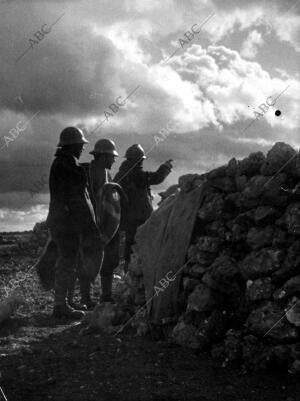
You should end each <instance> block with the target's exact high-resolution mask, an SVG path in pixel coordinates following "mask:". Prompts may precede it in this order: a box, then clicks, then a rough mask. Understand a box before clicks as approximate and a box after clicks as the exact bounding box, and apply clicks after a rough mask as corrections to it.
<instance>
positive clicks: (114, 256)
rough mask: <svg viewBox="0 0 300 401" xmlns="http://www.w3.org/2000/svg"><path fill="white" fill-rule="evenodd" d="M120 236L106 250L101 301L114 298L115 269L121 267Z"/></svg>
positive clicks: (115, 237) (102, 270)
mask: <svg viewBox="0 0 300 401" xmlns="http://www.w3.org/2000/svg"><path fill="white" fill-rule="evenodd" d="M119 248H120V235H119V233H117V234H116V235H115V236H114V238H113V239H112V240H111V241H110V242H109V243H108V244H107V245H106V247H105V249H104V259H103V264H102V267H101V271H100V276H101V290H102V293H101V301H106V300H107V301H109V300H111V296H112V282H113V274H114V270H115V268H116V267H117V266H118V265H119V259H120V255H119V251H120V250H119Z"/></svg>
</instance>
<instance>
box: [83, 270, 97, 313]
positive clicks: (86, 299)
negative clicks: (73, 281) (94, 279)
mask: <svg viewBox="0 0 300 401" xmlns="http://www.w3.org/2000/svg"><path fill="white" fill-rule="evenodd" d="M79 282H80V294H81V304H82V305H85V306H86V308H87V309H93V308H94V307H95V306H96V305H97V304H96V302H93V301H92V300H91V295H90V292H91V282H90V281H89V280H88V279H86V278H84V277H80V280H79Z"/></svg>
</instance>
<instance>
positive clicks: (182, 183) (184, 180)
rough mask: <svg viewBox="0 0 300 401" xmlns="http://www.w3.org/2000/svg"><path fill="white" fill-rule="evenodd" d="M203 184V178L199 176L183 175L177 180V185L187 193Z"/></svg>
mask: <svg viewBox="0 0 300 401" xmlns="http://www.w3.org/2000/svg"><path fill="white" fill-rule="evenodd" d="M203 182H204V177H201V176H200V175H199V174H185V175H182V176H181V177H179V179H178V185H179V187H180V189H181V191H183V192H189V191H191V190H193V189H194V188H196V187H197V186H199V185H201V183H203Z"/></svg>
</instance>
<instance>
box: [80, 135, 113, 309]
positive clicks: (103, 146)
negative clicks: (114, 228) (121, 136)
mask: <svg viewBox="0 0 300 401" xmlns="http://www.w3.org/2000/svg"><path fill="white" fill-rule="evenodd" d="M90 154H92V155H93V156H94V160H93V161H92V162H91V163H90V183H91V190H92V191H91V192H92V194H93V204H94V208H95V210H96V209H97V208H96V201H95V199H96V197H97V194H98V193H99V191H101V189H102V187H103V185H104V184H105V183H107V182H111V181H112V177H111V175H110V172H109V170H110V169H111V167H112V165H113V163H114V162H115V159H116V157H117V156H118V152H117V149H116V145H115V143H114V142H113V141H112V140H110V139H99V140H98V141H97V142H96V143H95V147H94V149H93V150H92V151H91V152H90ZM119 244H120V240H119V232H117V233H116V234H115V235H114V237H113V238H112V239H111V240H110V242H109V243H108V244H107V245H106V246H105V249H104V259H103V263H102V266H101V271H100V276H101V290H102V291H101V298H100V302H111V301H113V299H112V281H113V272H114V269H115V268H116V267H117V266H118V264H119ZM86 292H87V293H89V289H87V291H86ZM85 303H87V304H89V300H88V299H87V300H86V302H85Z"/></svg>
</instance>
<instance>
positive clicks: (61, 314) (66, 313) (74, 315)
mask: <svg viewBox="0 0 300 401" xmlns="http://www.w3.org/2000/svg"><path fill="white" fill-rule="evenodd" d="M53 316H54V317H55V318H57V319H61V318H68V319H74V320H80V319H81V318H82V317H83V316H84V312H83V311H81V310H76V309H74V308H72V307H71V306H70V305H69V304H67V303H65V304H60V305H54V309H53Z"/></svg>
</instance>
